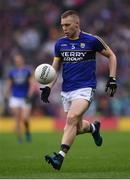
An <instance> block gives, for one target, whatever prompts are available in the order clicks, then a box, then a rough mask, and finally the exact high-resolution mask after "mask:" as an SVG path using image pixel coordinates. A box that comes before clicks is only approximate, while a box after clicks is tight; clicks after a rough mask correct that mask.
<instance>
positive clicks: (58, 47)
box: [54, 42, 61, 57]
mask: <svg viewBox="0 0 130 180" xmlns="http://www.w3.org/2000/svg"><path fill="white" fill-rule="evenodd" d="M54 56H55V57H61V54H60V46H59V43H58V42H56V44H55V54H54Z"/></svg>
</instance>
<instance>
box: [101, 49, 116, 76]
mask: <svg viewBox="0 0 130 180" xmlns="http://www.w3.org/2000/svg"><path fill="white" fill-rule="evenodd" d="M100 53H101V54H102V55H103V56H105V57H107V58H108V59H109V61H108V63H109V77H113V78H116V68H117V59H116V56H115V54H114V52H113V51H112V50H111V49H110V48H109V47H108V46H107V47H106V48H105V49H103V50H102V51H101V52H100Z"/></svg>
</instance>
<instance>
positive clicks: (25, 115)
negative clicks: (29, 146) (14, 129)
mask: <svg viewBox="0 0 130 180" xmlns="http://www.w3.org/2000/svg"><path fill="white" fill-rule="evenodd" d="M30 114H31V108H30V107H29V106H23V107H22V111H21V119H22V121H23V123H24V127H25V137H26V140H27V142H30V141H31V133H30Z"/></svg>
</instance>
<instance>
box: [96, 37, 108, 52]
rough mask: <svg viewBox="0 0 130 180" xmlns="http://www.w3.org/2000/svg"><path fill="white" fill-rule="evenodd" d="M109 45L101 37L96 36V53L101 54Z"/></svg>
mask: <svg viewBox="0 0 130 180" xmlns="http://www.w3.org/2000/svg"><path fill="white" fill-rule="evenodd" d="M107 47H108V45H107V44H106V43H105V42H104V41H103V40H102V39H101V38H100V37H99V36H95V40H94V48H95V51H97V52H101V51H102V50H103V49H107Z"/></svg>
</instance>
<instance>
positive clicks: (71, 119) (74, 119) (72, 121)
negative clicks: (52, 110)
mask: <svg viewBox="0 0 130 180" xmlns="http://www.w3.org/2000/svg"><path fill="white" fill-rule="evenodd" d="M78 120H79V115H78V114H77V113H73V114H69V115H68V116H67V121H66V124H67V125H71V126H77V124H78Z"/></svg>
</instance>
